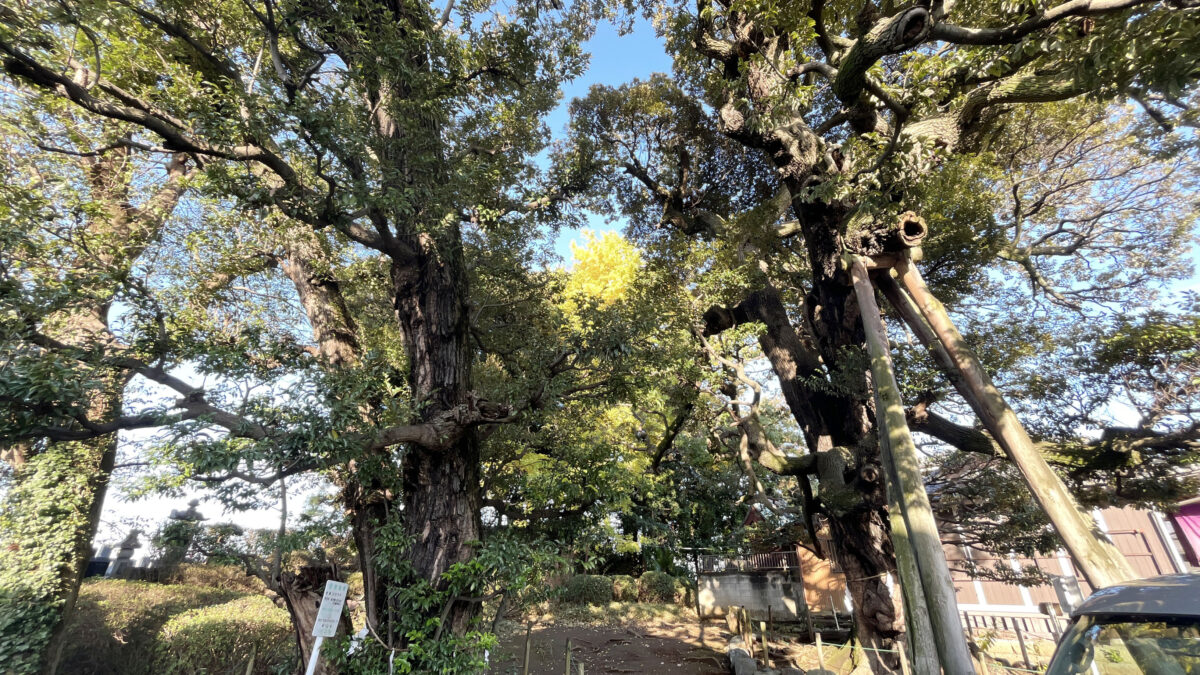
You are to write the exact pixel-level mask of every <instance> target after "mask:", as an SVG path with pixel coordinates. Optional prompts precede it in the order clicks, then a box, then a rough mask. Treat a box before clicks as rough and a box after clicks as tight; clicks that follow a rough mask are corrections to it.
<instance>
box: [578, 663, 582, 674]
mask: <svg viewBox="0 0 1200 675" xmlns="http://www.w3.org/2000/svg"><path fill="white" fill-rule="evenodd" d="M579 675H583V664H582V663H580V664H579Z"/></svg>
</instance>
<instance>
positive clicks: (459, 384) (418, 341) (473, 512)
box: [392, 228, 483, 634]
mask: <svg viewBox="0 0 1200 675" xmlns="http://www.w3.org/2000/svg"><path fill="white" fill-rule="evenodd" d="M409 246H410V247H411V249H412V250H414V251H416V263H415V264H410V265H403V266H401V265H396V266H395V267H393V274H392V281H393V289H394V293H395V302H396V313H397V317H398V318H399V322H400V327H401V331H402V332H403V335H404V340H405V344H406V347H407V349H408V355H409V368H410V371H409V383H410V386H411V387H412V396H413V400H414V402H415V404H416V405H417V407H418V410H417V414H418V417H419V418H420V419H421V420H423V421H430V420H434V419H435V418H437V417H438V416H439V414H440V413H444V412H446V411H449V410H452V409H455V408H459V407H462V406H472V405H474V403H473V400H472V398H471V395H470V393H471V392H470V387H471V355H470V352H469V350H468V345H467V330H468V320H469V314H468V311H467V297H468V296H467V278H466V273H465V269H464V265H463V257H462V256H463V252H462V241H461V236H460V234H459V233H458V231H457V229H456V228H454V229H453V231H452V232H450V233H448V235H447V236H444V237H443V238H442V241H441V242H435V240H434V239H433V237H432V236H431V235H428V234H420V235H417V236H414V237H411V241H410V242H409ZM446 433H447V434H452V435H453V436H454V438H453V439H452V441H451V442H450V443H449V444H448V445H446V446H445V447H442V448H429V447H425V446H422V445H417V444H413V445H411V446H410V447H409V449H408V454H407V455H406V456H405V458H404V466H403V477H402V478H403V488H402V490H403V502H404V530H405V533H406V534H408V535H409V536H410V537H412V541H413V543H412V549H411V551H410V553H409V562H410V563H411V564H412V566H413V568H414V570H415V571H416V573H417V575H418V576H419V577H420V578H422V579H424V580H427V581H429V582H430V583H432V584H433V585H434V587H435V588H439V589H440V588H443V587H444V585H445V581H444V580H443V579H442V578H441V577H442V575H443V574H445V572H446V571H447V570H448V569H449V568H450V567H451V566H452V565H454V564H456V563H460V562H466V561H467V560H469V559H470V558H471V556H472V555H473V554H474V549H473V547H472V545H471V544H472V542H476V541H478V540H479V539H480V538H481V535H482V529H483V525H482V522H481V520H480V510H481V509H482V505H483V502H482V494H481V492H480V490H481V487H480V486H481V481H480V467H479V443H478V439H477V436H476V433H475V431H474V429H473V428H469V427H468V428H466V429H447V431H446ZM450 603H451V607H450V608H449V611H448V613H447V614H446V623H447V627H448V628H450V629H451V630H452V631H454V632H455V633H459V634H461V633H462V632H463V631H464V630H465V629H466V626H467V623H468V621H470V619H471V618H472V617H474V616H475V614H476V613H477V611H478V607H479V603H477V602H462V601H459V600H456V599H451V601H450Z"/></svg>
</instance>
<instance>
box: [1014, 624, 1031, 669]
mask: <svg viewBox="0 0 1200 675" xmlns="http://www.w3.org/2000/svg"><path fill="white" fill-rule="evenodd" d="M1015 627H1016V630H1017V644H1018V645H1020V647H1021V660H1022V661H1024V662H1025V667H1026V668H1031V669H1032V668H1033V662H1032V661H1030V660H1029V649H1028V648H1027V647H1026V646H1025V634H1024V632H1022V631H1021V624H1019V623H1018V624H1016V626H1015Z"/></svg>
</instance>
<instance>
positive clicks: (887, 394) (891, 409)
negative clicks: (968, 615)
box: [850, 256, 971, 673]
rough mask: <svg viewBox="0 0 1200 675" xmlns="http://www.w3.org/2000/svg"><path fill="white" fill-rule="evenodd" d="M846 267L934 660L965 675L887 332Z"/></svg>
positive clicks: (864, 281)
mask: <svg viewBox="0 0 1200 675" xmlns="http://www.w3.org/2000/svg"><path fill="white" fill-rule="evenodd" d="M850 263H851V264H850V276H851V279H853V281H854V292H855V295H856V298H857V300H858V308H859V313H860V314H861V315H862V322H863V329H864V331H865V333H866V338H867V352H868V354H869V355H870V357H871V375H872V378H873V379H874V381H875V409H876V412H875V416H876V419H877V420H878V423H879V424H880V425H881V426H883V427H884V429H885V430H886V433H887V438H888V442H887V447H888V449H889V450H890V452H889V453H888V455H889V456H890V459H891V467H885V477H886V478H887V479H890V478H891V477H892V475H894V476H895V478H896V479H897V488H898V491H899V492H900V495H901V499H900V504H901V507H902V509H903V512H904V520H905V524H906V525H907V526H908V540H909V542H910V544H911V545H912V550H913V557H914V558H915V559H916V563H917V571H918V573H919V575H920V580H921V589H922V591H923V594H924V596H925V603H926V605H927V606H928V609H929V621H930V624H931V625H932V627H933V639H934V643H935V644H936V645H937V652H938V660H939V661H940V662H941V665H942V667H943V668H944V669H945V670H946V672H950V673H965V672H970V670H971V653H970V651H969V650H968V649H967V643H966V641H965V640H964V639H963V634H962V630H961V628H960V627H959V623H958V601H957V600H956V599H955V597H954V581H953V580H952V579H951V578H950V566H949V565H948V564H947V563H946V552H945V550H944V549H942V540H941V537H940V536H939V535H938V531H937V522H936V521H935V520H934V517H933V509H932V508H931V507H930V505H929V495H927V494H926V492H925V482H924V480H923V479H922V477H921V466H920V462H919V461H918V459H917V446H916V444H915V443H913V439H912V435H911V434H910V433H909V431H908V422H907V421H906V420H905V418H904V403H903V401H902V400H901V398H900V386H899V385H898V384H896V376H895V374H894V372H893V370H892V357H891V353H890V350H889V347H888V340H887V331H886V329H885V328H884V326H883V320H882V319H881V318H880V316H879V306H878V305H877V304H876V303H875V288H874V286H872V285H871V279H870V277H869V276H868V272H867V268H866V267H865V266H864V265H863V263H862V261H861V260H860V259H859V258H858V257H857V256H855V257H853V258H852V259H851V261H850ZM901 583H903V580H902V581H901Z"/></svg>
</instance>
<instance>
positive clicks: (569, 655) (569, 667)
mask: <svg viewBox="0 0 1200 675" xmlns="http://www.w3.org/2000/svg"><path fill="white" fill-rule="evenodd" d="M563 673H564V675H571V638H567V669H566V670H565V671H563Z"/></svg>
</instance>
